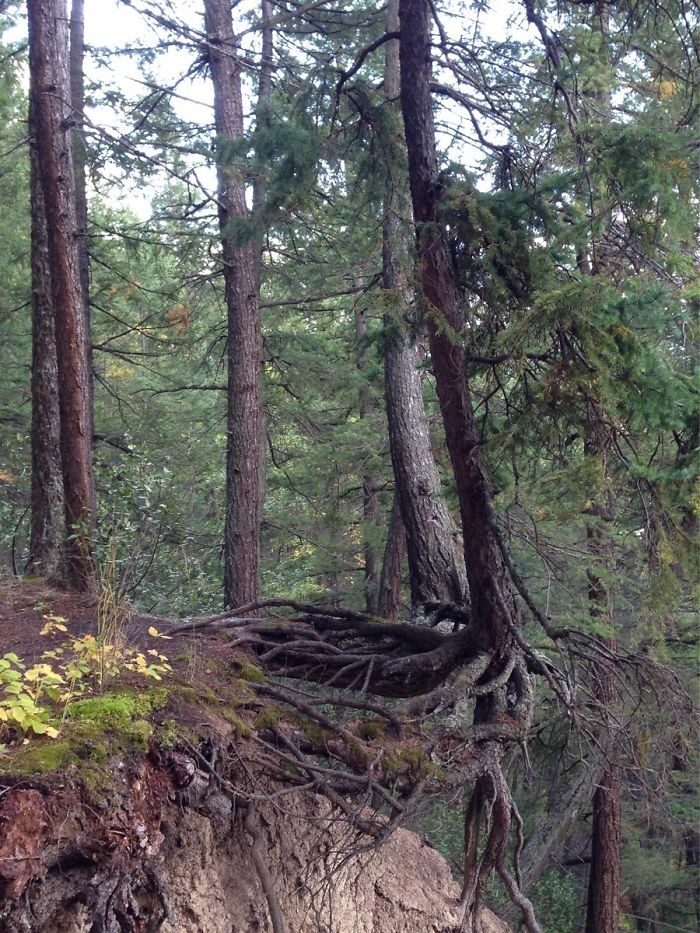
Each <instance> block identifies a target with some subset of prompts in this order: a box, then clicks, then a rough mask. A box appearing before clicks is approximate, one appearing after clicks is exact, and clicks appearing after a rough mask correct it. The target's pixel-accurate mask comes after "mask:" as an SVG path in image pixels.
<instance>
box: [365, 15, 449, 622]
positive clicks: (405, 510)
mask: <svg viewBox="0 0 700 933" xmlns="http://www.w3.org/2000/svg"><path fill="white" fill-rule="evenodd" d="M398 14H399V5H398V0H390V3H389V8H388V15H387V30H388V31H390V32H394V31H396V30H397V29H398V25H399V15H398ZM384 93H385V96H386V98H387V101H388V106H389V107H391V108H392V110H393V111H394V115H395V116H396V123H397V132H396V134H395V135H392V138H387V141H386V142H387V148H388V150H389V158H388V163H389V168H390V171H389V177H388V178H387V186H386V193H385V196H384V231H383V235H384V245H383V273H382V285H383V288H384V290H385V294H384V300H385V303H386V306H387V310H386V312H385V314H384V333H385V336H386V346H385V353H384V393H385V398H386V408H387V418H388V422H389V441H390V446H391V460H392V466H393V470H394V478H395V482H396V496H397V498H398V501H399V506H400V509H401V518H402V519H403V523H404V526H405V529H406V545H407V550H408V567H409V578H410V584H411V600H412V602H413V603H414V604H421V603H427V602H454V603H461V602H464V601H465V600H466V595H467V594H466V589H467V584H466V575H465V572H464V563H463V559H462V555H461V554H460V553H459V549H458V547H457V546H456V543H455V540H454V536H453V531H452V520H451V517H450V514H449V511H448V509H447V505H446V504H445V500H444V498H443V495H442V489H441V484H440V477H439V474H438V471H437V467H436V465H435V460H434V458H433V453H432V446H431V443H430V433H429V431H428V422H427V418H426V415H425V407H424V403H423V387H422V380H421V374H420V370H419V364H420V351H419V347H418V346H417V345H416V344H415V342H412V341H411V337H410V334H409V321H410V317H411V315H412V313H414V310H415V296H414V293H413V289H412V287H411V285H410V283H409V269H410V268H411V266H412V256H413V252H414V250H413V245H412V243H411V234H412V215H411V204H410V197H409V193H408V191H407V190H406V189H405V186H404V184H403V178H404V177H405V173H406V164H405V160H406V148H405V140H404V137H403V133H402V131H401V122H400V121H401V117H400V110H399V107H398V98H399V95H400V65H399V42H398V40H392V41H390V42H388V43H387V51H386V60H385V65H384ZM392 169H393V170H392ZM387 553H388V554H389V555H390V556H392V552H391V551H390V550H388V551H387ZM387 573H388V568H387V571H386V572H384V573H383V576H384V577H387Z"/></svg>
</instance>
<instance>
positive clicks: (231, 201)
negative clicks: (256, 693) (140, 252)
mask: <svg viewBox="0 0 700 933" xmlns="http://www.w3.org/2000/svg"><path fill="white" fill-rule="evenodd" d="M204 11H205V24H206V30H207V56H208V59H209V64H210V67H211V75H212V81H213V84H214V113H215V120H216V132H217V156H218V158H217V174H218V178H219V192H218V200H219V226H220V229H221V240H222V251H223V263H224V282H225V294H226V309H227V319H228V337H227V340H228V344H227V358H228V430H227V446H226V521H225V527H224V601H225V604H226V605H227V606H242V605H245V604H246V603H249V602H253V601H254V600H255V599H257V596H258V592H259V590H258V587H259V572H260V571H259V564H260V514H261V508H262V501H261V499H262V490H261V469H260V464H261V458H262V409H261V404H260V360H261V351H262V347H261V340H262V336H261V329H260V294H259V284H258V283H259V277H258V274H257V269H258V264H259V259H258V255H256V254H257V253H258V250H256V243H255V239H254V237H253V236H252V231H251V230H250V229H249V228H248V227H247V226H246V221H247V219H248V208H247V206H246V201H245V180H244V178H243V176H242V174H241V170H240V168H238V167H237V165H236V160H235V156H234V153H235V146H236V144H237V143H240V142H241V140H242V139H243V135H244V127H243V99H242V93H241V70H240V69H241V66H240V63H239V61H238V52H237V45H236V40H235V37H234V34H233V25H232V21H231V8H230V5H229V3H228V2H227V0H205V4H204Z"/></svg>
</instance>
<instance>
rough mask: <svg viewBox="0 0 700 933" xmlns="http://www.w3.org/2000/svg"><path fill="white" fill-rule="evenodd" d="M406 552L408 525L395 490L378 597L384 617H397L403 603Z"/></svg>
mask: <svg viewBox="0 0 700 933" xmlns="http://www.w3.org/2000/svg"><path fill="white" fill-rule="evenodd" d="M405 553H406V526H405V525H404V523H403V519H402V518H401V506H400V504H399V497H398V493H397V492H396V491H394V501H393V503H392V506H391V518H390V519H389V531H388V533H387V538H386V548H385V549H384V560H383V561H382V574H381V577H380V578H379V595H378V597H377V615H380V616H382V618H384V619H392V620H393V619H395V618H396V617H397V616H398V614H399V608H400V605H401V568H402V566H403V559H404V554H405Z"/></svg>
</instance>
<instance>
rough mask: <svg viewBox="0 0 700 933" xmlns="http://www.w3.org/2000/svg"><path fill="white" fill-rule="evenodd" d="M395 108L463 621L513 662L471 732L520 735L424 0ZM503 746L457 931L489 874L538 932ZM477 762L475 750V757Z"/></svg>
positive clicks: (404, 47) (404, 17)
mask: <svg viewBox="0 0 700 933" xmlns="http://www.w3.org/2000/svg"><path fill="white" fill-rule="evenodd" d="M399 11H400V61H401V108H402V111H403V118H404V126H405V133H406V145H407V151H408V168H409V179H410V185H411V199H412V202H413V216H414V220H415V224H416V236H417V243H418V259H419V262H420V270H421V285H422V299H423V302H424V305H425V311H426V318H427V326H428V337H429V341H430V353H431V360H432V367H433V372H434V374H435V382H436V387H437V393H438V398H439V401H440V410H441V413H442V420H443V425H444V428H445V437H446V440H447V447H448V450H449V453H450V459H451V461H452V470H453V473H454V477H455V484H456V487H457V495H458V499H459V508H460V516H461V520H462V533H463V536H464V558H465V565H466V571H467V579H468V583H469V594H470V602H471V618H472V625H473V626H474V629H473V631H474V633H475V637H476V638H477V639H478V642H479V645H480V647H481V650H482V651H485V652H488V654H489V656H490V664H489V667H490V669H491V670H492V671H493V672H496V671H498V670H502V665H503V663H504V661H505V659H506V658H510V659H511V660H512V661H513V664H514V668H513V673H512V674H511V675H510V676H509V677H508V682H507V685H504V686H502V687H499V688H497V689H496V690H495V691H494V692H493V693H492V694H491V695H490V696H488V697H479V698H477V701H476V708H475V713H474V717H475V720H476V724H478V725H481V724H487V723H494V722H495V721H498V720H501V721H502V720H503V719H508V718H512V719H513V720H514V721H515V722H517V723H518V724H520V727H521V728H525V729H526V728H527V723H528V722H529V720H530V716H531V712H532V704H533V691H532V684H531V679H530V675H529V674H528V672H527V669H526V665H525V662H524V659H523V657H522V655H521V654H520V651H521V648H520V644H519V643H521V642H522V640H521V639H520V636H519V634H518V629H519V624H520V622H519V615H518V611H517V606H516V603H515V599H514V596H513V592H512V590H511V587H510V581H509V579H508V577H507V572H506V564H505V559H504V558H505V555H504V552H503V551H502V550H501V541H500V537H499V536H498V530H497V527H496V517H495V510H494V505H493V494H492V490H491V482H490V478H489V476H488V472H487V469H486V465H485V463H484V459H483V456H482V453H481V449H480V445H479V432H478V430H477V426H476V421H475V418H474V411H473V408H472V403H471V395H470V389H469V384H468V382H467V376H466V365H465V362H466V361H465V354H464V349H463V347H462V344H461V334H460V331H461V319H460V309H459V293H458V288H457V283H456V281H455V277H454V271H453V266H452V263H451V261H450V256H449V250H448V243H447V238H446V234H445V231H444V228H443V226H442V223H441V221H440V218H439V216H438V210H437V208H438V197H439V194H438V192H439V190H440V186H439V184H438V165H437V153H436V147H435V127H434V124H433V112H432V105H431V98H430V71H431V42H430V0H400V6H399ZM506 747H507V743H505V742H504V743H497V744H494V745H492V746H490V747H489V748H488V749H487V748H483V747H482V748H481V749H480V751H481V754H483V756H484V759H483V760H484V763H483V769H482V772H481V775H480V776H479V777H478V779H477V781H476V785H475V787H474V790H473V792H472V795H471V798H470V801H469V805H468V807H467V810H466V813H465V873H464V875H465V877H464V889H463V906H464V911H465V917H464V919H465V927H468V928H469V929H470V930H476V929H479V928H480V917H481V912H482V909H483V897H484V886H485V882H486V879H487V877H488V875H489V874H490V872H491V871H492V870H493V869H495V870H497V871H498V873H499V875H500V877H501V879H502V880H503V882H504V884H505V886H506V888H507V890H508V893H509V895H510V897H511V899H513V900H514V901H516V902H517V904H518V906H519V907H520V909H521V911H522V915H523V922H524V925H525V927H526V929H527V930H528V931H530V933H539V930H540V927H539V925H538V923H537V920H536V919H535V916H534V912H533V908H532V904H531V903H530V902H529V900H528V899H527V898H526V897H525V896H524V894H523V893H522V890H521V888H520V884H519V879H518V878H517V876H513V874H512V873H511V871H510V869H509V867H508V865H507V863H506V852H507V849H508V839H509V834H510V827H511V817H512V813H513V807H514V805H513V800H512V797H511V796H510V791H509V790H508V786H507V784H506V781H505V778H504V776H503V773H502V770H501V768H500V758H501V757H502V755H503V754H504V753H505V750H506ZM477 754H478V752H477ZM487 812H490V816H491V819H490V821H489V829H488V838H487V840H486V843H485V846H484V847H483V849H482V850H481V854H479V852H480V846H479V845H478V838H479V834H480V827H481V824H482V823H483V822H484V820H485V818H486V814H487Z"/></svg>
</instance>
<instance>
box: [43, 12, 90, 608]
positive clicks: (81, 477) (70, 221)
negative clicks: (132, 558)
mask: <svg viewBox="0 0 700 933" xmlns="http://www.w3.org/2000/svg"><path fill="white" fill-rule="evenodd" d="M27 12H28V22H29V61H30V75H31V91H30V94H31V99H32V107H33V112H34V114H35V116H36V141H37V154H38V158H39V165H40V169H41V187H42V191H43V194H44V205H45V211H46V224H47V235H48V249H49V261H50V264H51V283H52V297H53V308H54V320H55V334H56V354H57V369H58V395H59V409H60V417H61V430H60V434H61V461H62V472H63V489H64V499H65V519H66V531H67V535H68V541H67V548H66V552H67V576H68V582H69V583H70V585H71V586H73V587H74V588H75V589H77V590H81V591H84V590H87V589H89V588H90V587H91V586H92V583H93V581H94V562H93V554H92V546H93V541H92V528H93V524H94V514H93V493H92V491H93V477H92V460H91V440H92V438H91V436H90V429H91V424H92V419H91V415H90V372H89V363H88V335H87V332H86V329H85V316H84V314H83V301H82V288H81V285H80V262H79V256H78V249H77V238H76V230H77V226H78V224H77V219H76V213H75V178H74V172H73V154H72V150H71V135H72V134H71V127H72V123H73V121H72V117H71V105H70V80H69V71H68V16H67V11H66V4H65V0H29V3H28V5H27Z"/></svg>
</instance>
